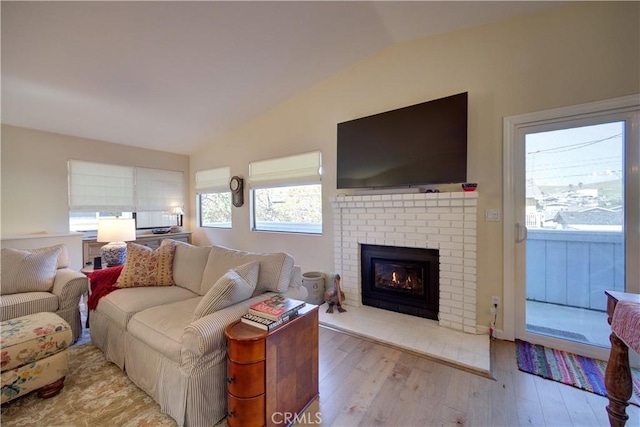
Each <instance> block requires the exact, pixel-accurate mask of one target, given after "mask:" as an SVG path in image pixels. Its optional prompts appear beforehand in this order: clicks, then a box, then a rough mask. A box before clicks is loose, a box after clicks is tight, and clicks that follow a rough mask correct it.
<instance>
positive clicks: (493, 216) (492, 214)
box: [484, 209, 500, 221]
mask: <svg viewBox="0 0 640 427" xmlns="http://www.w3.org/2000/svg"><path fill="white" fill-rule="evenodd" d="M484 220H485V221H500V209H487V210H486V211H484Z"/></svg>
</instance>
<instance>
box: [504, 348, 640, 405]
mask: <svg viewBox="0 0 640 427" xmlns="http://www.w3.org/2000/svg"><path fill="white" fill-rule="evenodd" d="M516 352H517V356H518V369H520V370H521V371H523V372H527V373H530V374H534V375H538V376H540V377H543V378H546V379H550V380H554V381H558V382H561V383H563V384H568V385H571V386H574V387H577V388H580V389H582V390H586V391H590V392H592V393H595V394H599V395H600V396H606V395H607V390H606V388H605V385H604V373H605V371H606V369H607V362H604V361H602V360H597V359H591V358H589V357H584V356H579V355H577V354H573V353H567V352H565V351H560V350H555V349H552V348H548V347H544V346H542V345H538V344H531V343H528V342H526V341H522V340H516ZM631 376H632V379H633V394H632V396H631V399H630V400H629V403H631V404H633V405H636V406H640V370H638V369H633V368H632V369H631Z"/></svg>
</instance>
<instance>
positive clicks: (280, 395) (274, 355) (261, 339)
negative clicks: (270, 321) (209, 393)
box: [225, 304, 318, 427]
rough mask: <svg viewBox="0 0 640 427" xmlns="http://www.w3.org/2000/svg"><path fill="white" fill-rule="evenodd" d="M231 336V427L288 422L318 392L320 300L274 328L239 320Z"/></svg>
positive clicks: (229, 386)
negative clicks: (263, 328) (261, 326)
mask: <svg viewBox="0 0 640 427" xmlns="http://www.w3.org/2000/svg"><path fill="white" fill-rule="evenodd" d="M225 335H226V336H227V341H228V361H227V362H228V366H227V372H228V376H227V383H228V386H227V390H228V400H229V403H228V409H229V415H228V418H227V423H228V425H229V427H240V426H242V427H251V426H281V425H290V424H291V423H292V422H293V421H294V419H295V417H296V415H297V414H301V413H302V412H303V411H304V410H305V408H306V407H307V406H309V404H310V403H311V402H312V401H313V400H314V399H315V398H316V397H317V396H318V306H317V305H313V304H307V305H305V307H303V308H302V309H301V310H300V314H298V316H296V317H295V318H294V319H292V320H290V321H289V322H288V323H286V324H284V325H283V326H280V327H279V328H277V329H274V330H272V331H269V332H267V331H264V330H262V329H259V328H256V327H254V326H250V325H247V324H245V323H242V322H240V321H238V322H236V323H233V324H231V325H229V326H228V327H227V328H226V330H225Z"/></svg>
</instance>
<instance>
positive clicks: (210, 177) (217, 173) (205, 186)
mask: <svg viewBox="0 0 640 427" xmlns="http://www.w3.org/2000/svg"><path fill="white" fill-rule="evenodd" d="M230 179H231V168H230V167H229V166H225V167H221V168H216V169H207V170H202V171H197V172H196V193H198V194H203V193H220V192H223V191H229V180H230Z"/></svg>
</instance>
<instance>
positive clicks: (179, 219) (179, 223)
mask: <svg viewBox="0 0 640 427" xmlns="http://www.w3.org/2000/svg"><path fill="white" fill-rule="evenodd" d="M173 214H174V215H175V216H176V220H177V226H178V227H182V215H184V211H183V210H182V207H180V206H176V207H175V208H173Z"/></svg>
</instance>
